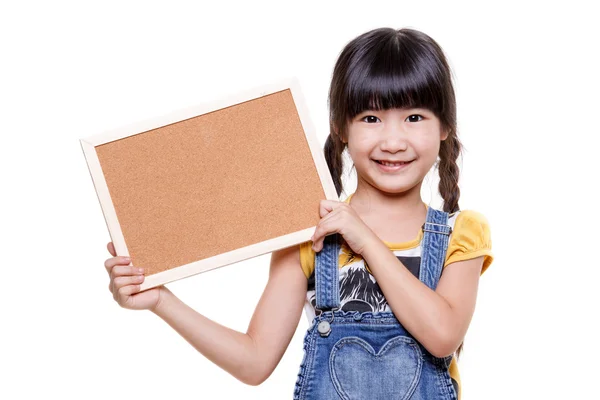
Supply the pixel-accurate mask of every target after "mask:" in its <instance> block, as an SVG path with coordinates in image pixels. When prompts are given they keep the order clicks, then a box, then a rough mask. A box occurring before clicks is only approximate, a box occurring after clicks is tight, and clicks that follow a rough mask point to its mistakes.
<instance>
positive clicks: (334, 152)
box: [323, 130, 346, 197]
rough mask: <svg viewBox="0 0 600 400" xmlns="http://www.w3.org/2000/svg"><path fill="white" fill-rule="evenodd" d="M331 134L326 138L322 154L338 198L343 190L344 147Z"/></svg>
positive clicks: (335, 136) (333, 134)
mask: <svg viewBox="0 0 600 400" xmlns="http://www.w3.org/2000/svg"><path fill="white" fill-rule="evenodd" d="M331 132H332V133H330V134H329V136H327V140H325V146H324V148H323V153H324V154H325V160H326V161H327V166H328V167H329V172H330V173H331V177H332V178H333V184H334V185H335V191H336V192H337V195H338V197H340V195H341V193H342V191H343V190H344V186H343V184H342V173H343V171H344V160H343V158H342V153H343V152H344V148H345V147H346V145H345V144H344V142H342V141H341V140H340V139H339V136H337V135H335V133H333V130H332V131H331Z"/></svg>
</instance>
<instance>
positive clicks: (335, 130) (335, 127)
mask: <svg viewBox="0 0 600 400" xmlns="http://www.w3.org/2000/svg"><path fill="white" fill-rule="evenodd" d="M332 129H333V133H334V134H335V136H337V137H338V138H339V139H340V140H341V141H342V143H344V144H345V143H348V141H347V140H346V139H344V138H343V137H342V136H340V132H339V129H338V128H337V126H333V127H332Z"/></svg>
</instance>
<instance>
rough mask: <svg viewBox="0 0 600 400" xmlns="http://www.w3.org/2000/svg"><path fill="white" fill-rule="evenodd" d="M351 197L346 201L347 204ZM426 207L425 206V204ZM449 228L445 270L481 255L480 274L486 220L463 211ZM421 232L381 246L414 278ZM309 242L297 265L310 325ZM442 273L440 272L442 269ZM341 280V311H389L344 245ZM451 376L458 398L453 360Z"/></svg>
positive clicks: (487, 243)
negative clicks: (305, 285) (305, 286)
mask: <svg viewBox="0 0 600 400" xmlns="http://www.w3.org/2000/svg"><path fill="white" fill-rule="evenodd" d="M351 198H352V195H350V196H349V197H348V198H347V199H346V200H345V202H346V203H349V202H350V199H351ZM425 206H426V207H427V205H426V204H425ZM448 225H450V226H451V227H452V234H451V236H450V240H449V243H448V249H447V251H446V260H445V262H444V267H446V266H447V265H449V264H451V263H453V262H457V261H464V260H470V259H473V258H476V257H480V256H483V257H484V260H483V268H482V270H481V274H483V273H484V272H485V271H486V270H487V268H488V267H489V266H490V264H491V263H492V261H493V255H492V251H491V250H492V240H491V236H490V228H489V224H488V221H487V219H486V218H485V216H483V215H482V214H481V213H478V212H477V211H472V210H462V211H457V212H455V213H452V214H449V215H448ZM422 238H423V230H420V231H419V234H418V236H417V237H416V238H415V239H413V240H411V241H409V242H404V243H390V242H386V241H384V243H385V244H386V245H387V246H388V247H389V248H390V250H391V251H392V252H393V253H394V255H395V256H396V257H397V258H398V259H399V260H400V262H402V264H403V265H404V266H405V267H406V268H407V269H408V270H409V271H410V272H411V273H412V274H413V275H414V276H416V277H417V278H418V277H419V272H420V263H421V239H422ZM311 247H312V242H311V241H308V242H305V243H302V244H300V263H301V266H302V270H303V271H304V274H305V275H306V277H307V278H308V290H307V294H306V302H305V306H304V309H305V312H306V316H307V318H308V321H309V324H312V321H313V319H314V317H315V304H316V300H315V296H316V294H315V277H314V269H315V252H314V251H313V250H312V248H311ZM442 273H443V270H442ZM339 277H340V285H339V287H340V309H341V310H344V311H360V312H367V311H371V312H382V311H387V312H391V309H390V307H389V305H388V304H387V301H386V300H385V297H384V296H383V293H382V292H381V289H380V288H379V285H378V284H377V281H376V280H375V277H374V276H373V275H372V274H371V273H370V270H369V266H368V265H367V264H366V263H365V260H364V259H363V258H362V256H361V255H360V254H355V253H354V252H353V251H352V249H350V248H349V247H348V246H347V245H346V243H345V242H343V243H342V246H341V248H340V255H339ZM449 372H450V377H451V378H452V380H453V384H454V387H455V389H456V391H457V393H458V398H459V400H460V397H461V389H460V375H459V372H458V365H457V363H456V357H453V358H452V362H451V364H450V370H449Z"/></svg>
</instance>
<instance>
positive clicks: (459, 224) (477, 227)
mask: <svg viewBox="0 0 600 400" xmlns="http://www.w3.org/2000/svg"><path fill="white" fill-rule="evenodd" d="M480 256H483V257H484V258H483V267H482V269H481V274H483V273H484V272H485V271H486V270H487V268H488V267H489V266H490V264H491V263H492V261H493V260H494V256H493V254H492V238H491V234H490V225H489V223H488V220H487V218H486V217H485V216H484V215H483V214H481V213H479V212H477V211H473V210H464V211H461V212H459V214H458V215H457V216H456V221H455V222H454V228H453V229H452V235H451V236H450V243H449V244H448V251H447V252H446V262H445V263H444V267H445V266H447V265H448V264H451V263H454V262H457V261H464V260H471V259H473V258H477V257H480Z"/></svg>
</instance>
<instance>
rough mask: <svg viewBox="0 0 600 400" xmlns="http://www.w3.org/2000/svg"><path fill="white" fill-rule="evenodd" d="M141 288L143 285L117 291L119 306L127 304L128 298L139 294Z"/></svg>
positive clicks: (126, 287) (129, 286) (130, 286)
mask: <svg viewBox="0 0 600 400" xmlns="http://www.w3.org/2000/svg"><path fill="white" fill-rule="evenodd" d="M140 288H141V285H139V284H136V285H127V286H123V287H122V288H120V289H119V290H118V291H117V293H118V296H117V297H118V300H117V301H119V304H122V303H125V302H127V298H128V297H129V296H131V295H134V294H136V293H138V292H139V291H140Z"/></svg>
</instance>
